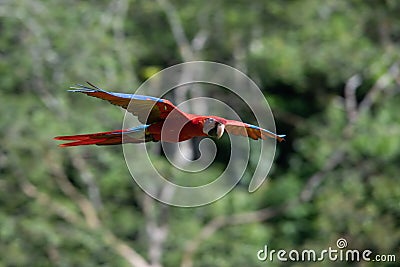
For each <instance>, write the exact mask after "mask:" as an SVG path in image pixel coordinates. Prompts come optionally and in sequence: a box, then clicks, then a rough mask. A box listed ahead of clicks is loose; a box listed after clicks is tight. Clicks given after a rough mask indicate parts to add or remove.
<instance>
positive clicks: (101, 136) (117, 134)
mask: <svg viewBox="0 0 400 267" xmlns="http://www.w3.org/2000/svg"><path fill="white" fill-rule="evenodd" d="M122 132H123V130H116V131H111V132H102V133H94V134H79V135H68V136H57V137H54V139H55V140H65V141H74V142H70V143H65V144H61V145H59V146H60V147H68V146H83V145H117V144H121V143H122Z"/></svg>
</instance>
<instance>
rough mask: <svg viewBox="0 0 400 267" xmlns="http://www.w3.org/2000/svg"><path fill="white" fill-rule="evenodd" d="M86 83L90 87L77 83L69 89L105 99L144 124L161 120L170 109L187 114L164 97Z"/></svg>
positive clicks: (180, 113)
mask: <svg viewBox="0 0 400 267" xmlns="http://www.w3.org/2000/svg"><path fill="white" fill-rule="evenodd" d="M87 83H88V85H89V86H90V87H89V86H86V85H81V84H78V86H77V87H71V88H72V89H73V90H69V91H70V92H79V93H84V94H86V95H88V96H93V97H97V98H100V99H103V100H107V101H108V102H110V103H111V104H113V105H117V106H120V107H122V108H124V109H126V110H127V111H128V112H130V113H132V114H133V115H134V116H137V117H138V119H139V121H140V122H141V123H144V124H151V123H153V122H157V121H162V120H164V119H165V118H166V117H167V116H168V114H169V113H170V112H171V111H174V115H175V116H176V115H179V116H184V117H186V116H187V114H186V113H184V112H183V111H181V110H179V109H178V108H177V107H176V106H175V105H174V104H172V103H171V101H169V100H166V99H161V98H157V97H152V96H143V95H134V94H123V93H114V92H107V91H105V90H103V89H100V88H99V87H97V86H95V85H93V84H91V83H90V82H87Z"/></svg>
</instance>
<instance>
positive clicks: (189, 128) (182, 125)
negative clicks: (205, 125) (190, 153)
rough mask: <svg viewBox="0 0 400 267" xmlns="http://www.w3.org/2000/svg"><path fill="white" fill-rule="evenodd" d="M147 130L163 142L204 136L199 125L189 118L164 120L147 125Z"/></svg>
mask: <svg viewBox="0 0 400 267" xmlns="http://www.w3.org/2000/svg"><path fill="white" fill-rule="evenodd" d="M149 132H150V133H151V134H153V136H154V138H155V139H156V140H161V141H164V142H171V143H176V142H181V141H185V140H188V139H191V138H193V137H195V136H204V135H205V134H204V133H203V130H202V127H201V125H199V124H198V123H195V122H193V121H190V120H166V121H165V122H158V123H155V124H152V125H151V126H150V127H149Z"/></svg>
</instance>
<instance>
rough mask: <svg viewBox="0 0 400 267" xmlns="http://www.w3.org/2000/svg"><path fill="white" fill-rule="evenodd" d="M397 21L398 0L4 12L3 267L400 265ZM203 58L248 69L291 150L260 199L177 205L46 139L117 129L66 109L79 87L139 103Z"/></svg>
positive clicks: (5, 6)
mask: <svg viewBox="0 0 400 267" xmlns="http://www.w3.org/2000/svg"><path fill="white" fill-rule="evenodd" d="M399 13H400V3H399V2H398V1H395V0H386V1H359V0H350V1H344V0H339V1H316V0H305V1H226V0H217V1H212V2H207V4H205V2H203V1H196V2H195V1H181V0H174V1H172V0H170V1H167V0H159V1H145V0H115V1H73V0H70V1H57V0H40V1H39V0H29V1H28V0H26V1H25V0H22V1H11V0H5V1H1V2H0V32H1V35H0V77H1V79H0V114H1V119H0V130H1V139H0V174H1V179H0V206H1V208H0V222H1V223H0V240H1V242H0V265H2V266H28V265H29V266H99V265H103V266H130V265H132V266H150V265H145V264H146V263H148V264H153V265H152V266H186V267H187V266H198V267H200V266H263V265H266V264H267V263H265V262H264V263H263V262H260V261H259V260H258V259H257V255H256V253H257V251H258V250H260V249H262V248H263V246H264V245H265V244H267V245H268V246H269V247H270V248H272V249H287V250H290V249H311V248H315V249H317V250H319V251H320V250H322V249H327V247H329V246H331V247H333V248H336V240H337V239H338V238H340V237H343V238H346V240H347V241H348V243H349V248H353V249H370V250H372V251H373V252H374V255H375V254H377V253H382V254H395V255H396V257H397V261H399V260H400V254H399V251H400V250H399V249H400V224H399V222H400V187H399V185H398V181H399V178H398V176H397V175H399V173H400V168H399V166H398V163H399V161H400V141H399V140H400V139H399V136H400V124H399V121H400V106H399V104H398V103H399V100H400V97H399V84H400V74H399V66H398V64H399V55H400V43H399V41H400V23H399V20H398V14H399ZM179 29H181V30H182V31H181V34H183V35H182V36H183V38H180V36H179ZM177 32H178V34H177ZM182 36H181V37H182ZM193 59H199V60H211V61H216V62H222V63H225V64H228V65H231V66H233V67H237V68H239V69H240V70H242V71H244V72H245V73H246V74H247V75H249V76H250V77H251V78H252V79H254V80H255V81H256V83H257V84H258V86H259V87H260V88H261V89H262V90H263V92H264V94H265V96H266V98H267V100H268V101H269V103H270V105H271V109H272V110H273V112H274V114H275V118H276V123H277V129H278V132H279V133H286V134H287V135H288V138H287V141H286V142H285V143H281V144H278V146H277V149H278V151H277V158H276V162H275V163H274V166H273V169H272V171H271V173H270V179H269V180H268V181H267V182H265V183H264V184H263V186H262V187H261V188H260V189H259V190H258V191H256V192H255V193H253V194H249V193H248V192H247V185H246V181H244V182H243V183H244V184H239V185H238V186H237V187H236V188H235V189H234V190H233V191H232V192H230V193H229V194H228V195H227V196H226V197H224V198H222V199H221V200H219V201H217V202H215V203H213V204H210V205H207V206H204V207H199V208H176V207H169V206H166V205H163V204H161V203H159V202H156V201H154V200H152V199H151V198H149V197H148V196H147V195H146V194H144V193H143V192H142V190H141V189H140V188H139V187H138V186H137V185H136V184H135V183H134V182H133V180H132V179H131V177H130V174H129V171H128V169H127V167H126V164H125V161H124V159H123V154H122V149H121V148H120V147H80V148H72V149H59V148H58V147H57V144H56V142H54V141H53V140H52V137H54V136H57V135H61V134H74V133H86V132H96V131H105V130H109V129H118V127H121V123H122V117H123V113H122V112H121V111H120V110H119V109H118V108H115V107H112V106H110V105H108V104H107V103H105V102H99V101H96V100H93V99H89V98H87V97H81V96H79V97H78V96H77V95H73V94H68V93H67V92H66V90H65V89H67V88H68V87H69V86H71V85H73V84H74V83H75V82H83V81H85V80H88V81H93V82H95V83H96V84H98V85H100V86H102V87H104V88H106V89H110V90H113V91H121V92H130V90H131V89H135V88H137V87H138V86H139V85H140V83H141V82H142V81H144V80H146V79H147V78H149V77H150V76H152V75H153V74H155V73H156V72H157V71H159V70H162V69H163V68H165V67H169V66H171V65H174V64H176V63H180V62H183V61H187V60H193ZM354 75H358V76H357V77H359V79H360V84H359V86H355V87H356V90H351V88H350V87H352V83H351V80H350V78H351V77H353V76H354ZM345 88H348V90H347V91H346V90H345ZM352 92H354V95H352ZM243 115H244V118H246V116H248V117H251V114H243ZM223 149H229V147H223ZM157 157H158V160H159V164H160V166H161V168H163V169H164V171H167V172H171V170H170V167H169V165H168V163H166V162H165V160H164V159H163V158H162V157H160V156H157ZM137 164H138V165H137V166H138V167H140V162H138V163H137ZM223 164H224V162H223V160H221V162H219V163H218V164H215V165H213V167H212V168H213V169H211V170H210V173H219V172H221V170H222V168H223ZM252 164H254V162H253V163H252V162H251V163H250V167H249V169H248V170H247V173H246V174H245V177H250V176H251V171H252V167H251V166H252ZM143 175H146V173H144V174H143ZM175 178H176V179H177V181H183V180H184V179H185V177H180V176H179V177H175ZM245 180H246V179H245ZM138 258H139V259H138ZM313 264H314V265H315V266H316V265H317V264H319V263H307V266H313ZM347 264H348V265H351V264H352V263H347ZM268 265H269V266H281V265H283V263H280V262H277V261H274V262H272V263H270V262H268ZM344 265H345V263H344V262H337V263H335V262H324V266H344ZM294 266H295V265H294ZM357 266H367V263H365V262H361V263H358V264H357ZM368 266H369V265H368ZM379 266H396V264H395V263H380V264H379Z"/></svg>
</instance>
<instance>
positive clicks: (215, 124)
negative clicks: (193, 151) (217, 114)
mask: <svg viewBox="0 0 400 267" xmlns="http://www.w3.org/2000/svg"><path fill="white" fill-rule="evenodd" d="M224 130H225V125H224V124H223V123H221V122H219V121H217V120H216V119H213V118H207V119H206V120H205V121H204V124H203V133H205V134H206V135H208V136H210V137H216V138H218V139H220V138H221V136H222V135H223V134H224Z"/></svg>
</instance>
